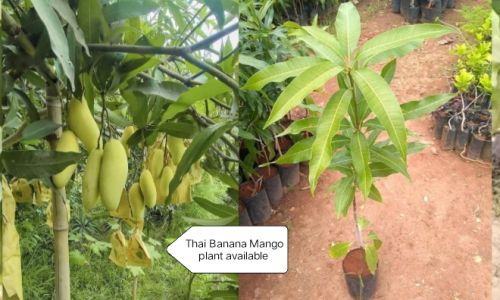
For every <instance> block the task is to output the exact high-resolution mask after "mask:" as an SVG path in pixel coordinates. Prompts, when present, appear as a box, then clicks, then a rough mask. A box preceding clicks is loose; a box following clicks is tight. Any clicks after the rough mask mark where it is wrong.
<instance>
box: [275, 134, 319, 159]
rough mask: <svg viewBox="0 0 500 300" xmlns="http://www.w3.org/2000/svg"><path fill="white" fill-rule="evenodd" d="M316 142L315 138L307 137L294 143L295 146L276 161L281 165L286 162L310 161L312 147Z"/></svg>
mask: <svg viewBox="0 0 500 300" xmlns="http://www.w3.org/2000/svg"><path fill="white" fill-rule="evenodd" d="M313 142H314V138H312V137H311V138H307V139H303V140H300V141H298V142H297V143H295V144H293V146H292V147H291V148H290V149H288V151H287V152H286V153H285V154H283V155H282V156H280V157H279V158H278V160H276V161H275V163H277V164H279V165H286V164H297V163H300V162H303V161H308V160H310V159H311V147H312V144H313Z"/></svg>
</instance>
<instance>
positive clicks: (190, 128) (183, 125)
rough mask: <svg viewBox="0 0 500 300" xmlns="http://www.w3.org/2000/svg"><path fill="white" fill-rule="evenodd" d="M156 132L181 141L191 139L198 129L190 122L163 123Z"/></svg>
mask: <svg viewBox="0 0 500 300" xmlns="http://www.w3.org/2000/svg"><path fill="white" fill-rule="evenodd" d="M158 131H160V132H164V133H166V134H168V135H171V136H175V137H178V138H183V139H190V138H192V137H193V136H194V135H195V133H196V132H197V131H198V127H197V126H196V125H195V124H193V123H191V122H183V121H178V122H165V123H163V124H161V125H159V126H158Z"/></svg>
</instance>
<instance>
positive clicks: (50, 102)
mask: <svg viewBox="0 0 500 300" xmlns="http://www.w3.org/2000/svg"><path fill="white" fill-rule="evenodd" d="M47 109H48V114H49V119H50V120H51V121H52V122H54V123H56V124H62V123H63V122H62V103H61V100H60V99H58V91H57V88H56V86H55V85H52V84H51V85H49V86H48V87H47ZM61 133H62V128H58V129H57V130H56V134H54V135H51V136H50V137H49V142H50V148H51V149H52V150H55V148H56V144H57V141H58V140H59V137H60V136H61ZM52 213H53V215H52V218H53V219H52V223H53V231H54V258H55V273H56V274H55V277H56V278H55V281H56V282H55V286H56V291H55V294H56V297H55V299H56V300H67V299H71V296H70V280H69V278H70V273H69V246H68V227H69V226H68V212H67V210H66V191H65V188H64V187H63V188H60V189H56V188H54V189H53V190H52Z"/></svg>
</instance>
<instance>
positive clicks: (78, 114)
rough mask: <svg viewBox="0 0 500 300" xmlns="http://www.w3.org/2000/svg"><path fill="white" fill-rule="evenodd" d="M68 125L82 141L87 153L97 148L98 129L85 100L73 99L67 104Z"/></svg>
mask: <svg viewBox="0 0 500 300" xmlns="http://www.w3.org/2000/svg"><path fill="white" fill-rule="evenodd" d="M68 125H69V128H70V129H71V131H73V132H74V133H75V134H76V136H78V138H79V139H80V140H81V141H82V143H83V144H84V145H85V147H86V148H87V150H88V151H91V150H93V149H96V148H97V140H98V139H99V127H98V126H97V123H96V121H95V120H94V117H93V116H92V113H91V112H90V109H89V106H88V104H87V101H85V99H82V101H79V100H77V99H73V100H71V101H70V102H69V104H68Z"/></svg>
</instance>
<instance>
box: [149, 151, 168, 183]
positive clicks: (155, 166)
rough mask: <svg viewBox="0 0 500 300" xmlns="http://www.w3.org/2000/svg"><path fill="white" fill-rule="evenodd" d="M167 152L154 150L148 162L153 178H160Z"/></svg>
mask: <svg viewBox="0 0 500 300" xmlns="http://www.w3.org/2000/svg"><path fill="white" fill-rule="evenodd" d="M164 156H165V152H164V151H163V150H161V149H153V151H152V152H151V155H150V157H149V161H148V170H149V171H150V172H151V175H153V178H160V175H161V170H162V169H163V157H164Z"/></svg>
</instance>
